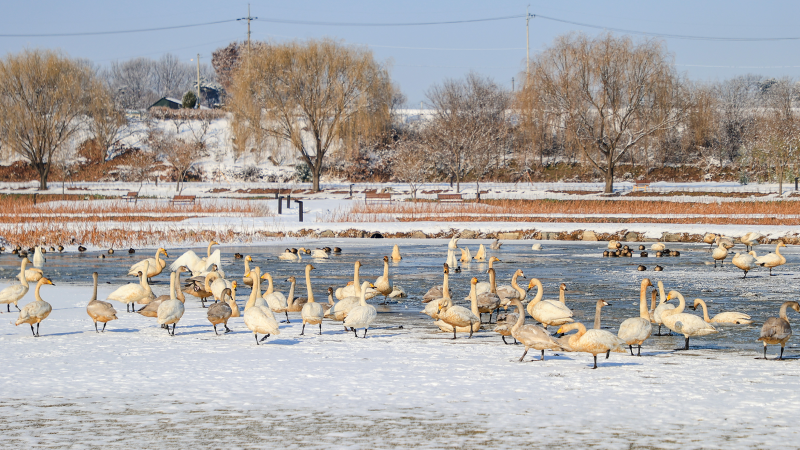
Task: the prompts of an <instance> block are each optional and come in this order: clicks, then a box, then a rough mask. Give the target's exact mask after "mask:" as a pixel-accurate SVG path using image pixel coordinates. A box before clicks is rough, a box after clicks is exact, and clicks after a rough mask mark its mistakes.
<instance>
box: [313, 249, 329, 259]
mask: <svg viewBox="0 0 800 450" xmlns="http://www.w3.org/2000/svg"><path fill="white" fill-rule="evenodd" d="M311 257H312V258H317V259H326V258H330V256H328V252H326V251H325V250H323V249H321V248H317V249H314V250H313V251H312V252H311Z"/></svg>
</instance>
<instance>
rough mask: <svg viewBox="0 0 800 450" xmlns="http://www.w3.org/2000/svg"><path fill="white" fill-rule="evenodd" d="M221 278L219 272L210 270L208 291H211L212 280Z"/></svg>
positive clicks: (206, 285) (207, 283)
mask: <svg viewBox="0 0 800 450" xmlns="http://www.w3.org/2000/svg"><path fill="white" fill-rule="evenodd" d="M218 278H219V274H218V273H217V272H210V273H209V274H208V275H206V281H205V287H206V292H211V284H210V283H211V282H212V281H213V280H216V279H218Z"/></svg>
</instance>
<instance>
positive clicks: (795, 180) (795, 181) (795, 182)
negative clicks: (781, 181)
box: [794, 177, 798, 191]
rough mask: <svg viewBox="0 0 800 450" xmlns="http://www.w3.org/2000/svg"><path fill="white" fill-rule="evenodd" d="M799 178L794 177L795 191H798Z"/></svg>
mask: <svg viewBox="0 0 800 450" xmlns="http://www.w3.org/2000/svg"><path fill="white" fill-rule="evenodd" d="M797 178H798V177H794V190H795V191H796V190H797Z"/></svg>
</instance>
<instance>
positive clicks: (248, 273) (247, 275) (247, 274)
mask: <svg viewBox="0 0 800 450" xmlns="http://www.w3.org/2000/svg"><path fill="white" fill-rule="evenodd" d="M251 273H253V271H252V270H251V271H250V272H247V273H246V274H244V276H246V277H248V278H249V277H250V274H251Z"/></svg>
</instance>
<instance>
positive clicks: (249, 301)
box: [244, 270, 261, 311]
mask: <svg viewBox="0 0 800 450" xmlns="http://www.w3.org/2000/svg"><path fill="white" fill-rule="evenodd" d="M250 273H251V274H252V275H251V276H250V277H251V278H252V279H253V289H252V290H251V291H250V297H248V298H247V303H245V305H244V310H245V311H247V308H250V307H251V306H253V305H255V304H256V296H257V295H258V294H259V291H260V290H261V286H260V282H261V277H259V276H258V272H257V271H256V270H253V271H251V272H250Z"/></svg>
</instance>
